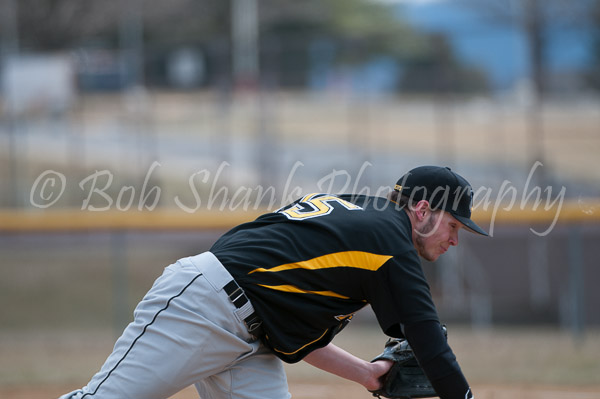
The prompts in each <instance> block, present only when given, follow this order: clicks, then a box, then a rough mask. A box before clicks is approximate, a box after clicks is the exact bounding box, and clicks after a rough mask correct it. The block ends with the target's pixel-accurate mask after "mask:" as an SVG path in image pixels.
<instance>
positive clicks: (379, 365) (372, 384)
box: [363, 360, 394, 391]
mask: <svg viewBox="0 0 600 399" xmlns="http://www.w3.org/2000/svg"><path fill="white" fill-rule="evenodd" d="M393 364H394V362H392V361H391V360H378V361H376V362H373V363H370V367H371V369H370V373H369V376H368V378H367V379H366V381H365V383H363V386H364V387H365V388H367V389H368V390H370V391H375V390H377V389H379V388H381V386H382V384H383V378H381V377H383V376H384V375H386V374H387V372H388V371H390V368H391V367H392V365H393Z"/></svg>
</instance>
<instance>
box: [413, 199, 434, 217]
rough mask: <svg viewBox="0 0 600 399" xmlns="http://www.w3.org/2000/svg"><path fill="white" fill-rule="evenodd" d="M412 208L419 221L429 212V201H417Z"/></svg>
mask: <svg viewBox="0 0 600 399" xmlns="http://www.w3.org/2000/svg"><path fill="white" fill-rule="evenodd" d="M413 210H414V212H415V216H416V217H417V220H418V221H419V222H421V221H423V219H425V218H426V217H427V214H428V213H430V212H431V209H430V208H429V202H428V201H425V200H421V201H419V202H417V203H416V204H415V207H414V208H413Z"/></svg>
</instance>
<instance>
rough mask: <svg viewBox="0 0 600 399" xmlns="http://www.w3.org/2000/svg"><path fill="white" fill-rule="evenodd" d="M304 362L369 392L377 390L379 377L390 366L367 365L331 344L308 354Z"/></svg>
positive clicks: (383, 363)
mask: <svg viewBox="0 0 600 399" xmlns="http://www.w3.org/2000/svg"><path fill="white" fill-rule="evenodd" d="M304 361H306V362H307V363H309V364H311V365H312V366H314V367H317V368H319V369H321V370H324V371H327V372H329V373H331V374H335V375H337V376H339V377H342V378H345V379H347V380H351V381H354V382H357V383H359V384H361V385H362V386H364V387H365V388H367V389H371V390H373V389H377V388H379V386H380V384H381V383H380V381H379V377H381V376H382V375H383V374H385V373H386V372H387V371H388V370H389V368H390V366H391V363H389V362H384V361H381V362H374V363H369V362H367V361H365V360H362V359H359V358H357V357H356V356H354V355H352V354H350V353H348V352H346V351H345V350H343V349H341V348H339V347H337V346H335V345H334V344H331V343H330V344H329V345H327V346H326V347H324V348H320V349H317V350H315V351H313V352H311V353H309V354H308V355H307V356H306V357H305V358H304Z"/></svg>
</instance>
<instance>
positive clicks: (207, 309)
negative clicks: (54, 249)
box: [60, 252, 291, 399]
mask: <svg viewBox="0 0 600 399" xmlns="http://www.w3.org/2000/svg"><path fill="white" fill-rule="evenodd" d="M231 280H232V277H231V275H230V274H229V272H228V271H227V270H226V269H225V268H224V267H223V265H222V264H221V263H220V262H219V260H218V259H217V258H216V257H215V256H214V255H213V254H212V253H210V252H204V253H202V254H200V255H196V256H193V257H189V258H183V259H180V260H179V261H177V262H176V263H175V264H173V265H170V266H168V267H167V268H165V271H164V273H163V274H162V276H160V277H159V278H158V279H157V280H156V281H155V282H154V285H153V286H152V288H151V289H150V290H149V291H148V293H147V294H146V295H145V296H144V298H143V299H142V301H141V302H140V303H139V304H138V306H137V307H136V309H135V311H134V320H133V322H131V323H130V324H129V325H128V326H127V327H126V328H125V330H124V332H123V334H122V335H121V337H120V338H119V339H118V340H117V342H116V344H115V346H114V349H113V352H112V354H111V355H110V356H109V357H108V359H107V360H106V362H105V363H104V365H103V366H102V369H101V370H100V371H99V372H98V373H97V374H96V375H94V377H93V378H92V380H91V381H90V382H89V383H88V385H86V386H85V387H83V388H82V389H79V390H76V391H73V392H71V393H69V394H66V395H63V396H61V398H60V399H67V398H68V399H84V398H89V399H166V398H169V397H170V396H171V395H174V394H175V393H177V392H179V391H181V390H182V389H184V388H186V387H188V386H190V385H192V384H194V385H195V386H196V389H197V390H198V393H199V394H200V397H201V398H203V399H220V398H223V399H225V398H227V399H238V398H239V399H284V398H290V397H291V395H290V394H289V392H288V386H287V379H286V376H285V372H284V369H283V364H282V362H281V360H279V359H278V358H277V357H276V356H275V355H273V354H272V353H271V352H270V351H269V350H268V349H267V348H266V347H265V346H264V345H263V344H262V343H261V342H260V340H258V339H257V338H256V337H254V336H252V335H251V334H250V333H248V330H247V328H246V325H245V324H244V322H243V319H244V318H245V317H247V316H248V315H249V314H251V312H252V311H253V309H252V305H251V304H250V303H249V302H248V303H247V304H246V305H244V307H242V308H241V309H236V307H235V306H234V305H233V303H232V302H231V301H230V300H229V297H228V296H227V294H226V293H225V291H224V290H223V287H224V286H225V285H226V284H227V283H228V282H229V281H231Z"/></svg>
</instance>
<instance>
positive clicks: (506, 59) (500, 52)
mask: <svg viewBox="0 0 600 399" xmlns="http://www.w3.org/2000/svg"><path fill="white" fill-rule="evenodd" d="M379 1H382V2H387V3H395V4H396V5H395V7H396V8H397V9H398V13H399V15H401V16H402V17H403V18H407V19H408V20H409V22H410V23H411V24H412V25H413V26H414V27H415V28H417V29H421V30H424V31H428V32H441V33H446V34H447V35H448V36H449V38H450V41H451V43H452V45H453V48H454V50H455V52H456V54H457V55H458V56H459V57H460V58H461V59H462V60H463V61H465V62H467V63H469V64H472V65H475V66H478V67H480V68H482V69H484V70H486V71H487V72H488V74H489V77H490V80H491V83H492V84H493V86H494V87H495V88H498V89H502V88H507V87H510V86H512V85H513V84H515V83H516V82H517V81H519V80H521V79H522V78H526V77H527V76H528V74H529V62H528V46H527V42H526V40H525V37H524V35H523V34H522V32H521V30H520V29H518V28H517V27H515V26H509V25H500V24H498V25H491V24H489V23H488V22H487V21H484V20H483V19H482V18H481V16H479V15H478V14H476V13H475V12H474V11H471V10H469V9H467V8H464V7H461V6H458V5H456V4H454V3H453V2H452V1H448V0H379ZM549 37H550V38H551V42H550V46H549V48H548V52H547V62H548V64H547V65H548V67H549V69H550V70H551V71H565V70H570V69H579V68H582V67H584V66H586V65H587V64H588V63H589V62H590V58H591V57H590V51H589V49H590V46H591V38H590V34H589V32H587V31H585V30H583V29H580V30H577V29H571V30H565V29H562V30H559V29H554V30H551V31H550V32H549Z"/></svg>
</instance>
